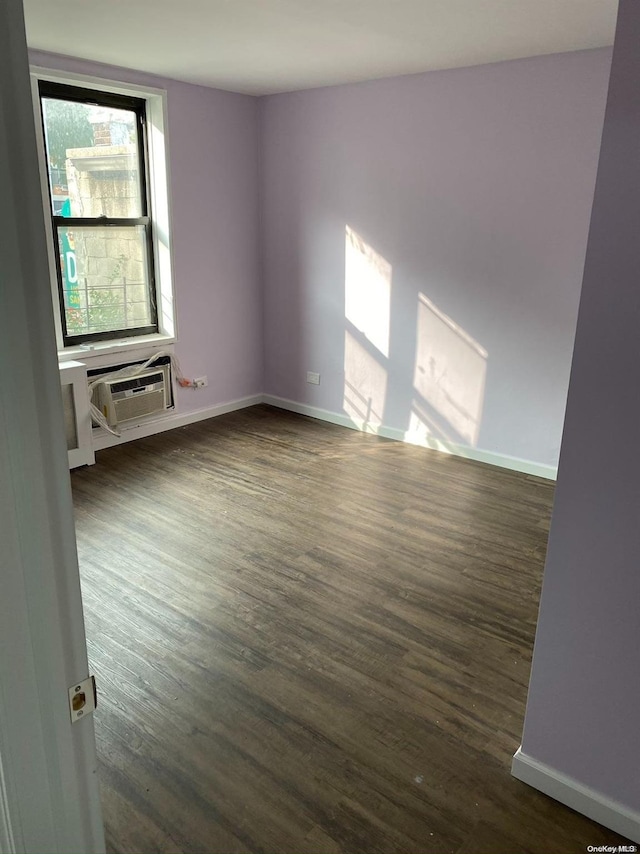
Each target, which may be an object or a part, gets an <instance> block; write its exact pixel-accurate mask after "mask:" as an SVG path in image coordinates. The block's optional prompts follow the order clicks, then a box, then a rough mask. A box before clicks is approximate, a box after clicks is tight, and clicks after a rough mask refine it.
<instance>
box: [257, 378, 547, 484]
mask: <svg viewBox="0 0 640 854" xmlns="http://www.w3.org/2000/svg"><path fill="white" fill-rule="evenodd" d="M262 400H263V402H264V403H268V404H270V405H271V406H277V407H279V408H280V409H288V410H289V411H290V412H298V413H299V414H300V415H309V416H311V418H318V419H319V420H320V421H329V422H330V423H331V424H339V425H340V426H341V427H349V428H350V429H351V430H360V431H361V432H364V433H373V434H375V435H376V436H384V437H385V438H386V439H395V440H396V441H399V442H407V443H409V444H411V445H419V446H420V447H423V448H431V449H432V450H435V451H442V452H443V453H445V454H452V455H453V456H456V457H464V458H465V459H468V460H477V461H478V462H481V463H488V464H489V465H492V466H500V467H501V468H506V469H511V470H512V471H519V472H524V473H525V474H532V475H535V476H536V477H544V478H547V479H548V480H555V479H556V476H557V473H558V469H557V468H556V467H555V466H548V465H543V464H542V463H534V462H531V461H530V460H522V459H519V458H518V457H510V456H509V455H507V454H496V453H493V452H492V451H483V450H480V449H478V448H469V447H467V446H466V445H457V444H455V443H454V442H446V441H442V440H440V439H436V438H434V437H433V436H424V435H417V434H412V433H408V432H405V431H404V430H398V429H397V428H395V427H385V426H384V425H383V424H381V425H374V424H369V423H367V422H364V421H356V420H355V419H353V418H351V417H349V416H348V415H345V414H344V413H341V412H331V411H330V410H328V409H320V408H319V407H317V406H309V405H308V404H306V403H298V402H297V401H295V400H287V399H286V398H284V397H276V396H275V395H272V394H265V395H263V396H262Z"/></svg>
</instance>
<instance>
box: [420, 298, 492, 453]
mask: <svg viewBox="0 0 640 854" xmlns="http://www.w3.org/2000/svg"><path fill="white" fill-rule="evenodd" d="M486 372H487V351H486V350H484V349H483V348H482V347H481V346H480V344H478V342H477V341H474V339H473V338H472V337H471V336H470V335H469V334H468V333H467V332H465V330H464V329H462V328H461V327H460V326H458V324H457V323H455V322H454V321H453V320H452V319H451V318H450V317H448V316H447V315H446V314H444V313H443V312H442V311H440V310H439V309H438V308H437V307H436V306H435V305H434V304H433V303H432V302H431V300H429V299H427V297H425V296H424V294H420V295H419V297H418V318H417V340H416V362H415V370H414V378H413V385H414V389H415V392H416V400H414V406H413V411H412V415H411V422H410V424H409V430H408V431H407V437H408V438H410V436H411V437H413V438H414V439H418V438H422V439H424V438H426V437H427V436H429V435H430V436H434V437H437V438H440V439H444V440H449V441H455V442H461V441H462V442H464V443H468V444H469V445H471V446H472V447H475V445H476V443H477V441H478V434H479V431H480V421H481V418H482V406H483V402H484V388H485V378H486ZM414 434H415V436H414Z"/></svg>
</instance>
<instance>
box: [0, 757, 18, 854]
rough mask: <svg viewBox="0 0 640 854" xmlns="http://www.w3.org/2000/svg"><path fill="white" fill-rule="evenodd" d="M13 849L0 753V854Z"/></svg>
mask: <svg viewBox="0 0 640 854" xmlns="http://www.w3.org/2000/svg"><path fill="white" fill-rule="evenodd" d="M15 851H16V844H15V842H14V839H13V830H12V827H11V815H10V810H9V800H8V793H7V781H6V779H5V775H4V770H3V768H2V756H1V755H0V854H14V852H15Z"/></svg>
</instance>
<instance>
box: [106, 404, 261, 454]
mask: <svg viewBox="0 0 640 854" xmlns="http://www.w3.org/2000/svg"><path fill="white" fill-rule="evenodd" d="M257 403H262V395H261V394H254V395H252V396H251V397H242V398H240V399H239V400H231V401H229V402H228V403H219V404H217V405H216V406H207V407H205V408H204V409H195V410H192V411H191V412H184V413H178V412H171V413H169V414H167V415H163V416H161V417H159V418H150V419H149V420H148V421H146V420H145V421H140V422H139V423H137V424H132V425H131V426H129V427H123V428H122V435H121V436H120V437H118V436H112V435H111V434H110V433H107V432H105V431H104V430H102V429H100V428H99V427H94V428H93V440H92V441H93V449H94V451H101V450H102V449H103V448H111V447H113V446H114V445H122V444H124V443H125V442H131V441H132V440H133V439H144V438H146V437H147V436H154V435H155V434H156V433H163V432H164V431H165V430H173V429H174V428H175V427H185V426H186V425H187V424H195V423H196V422H197V421H204V420H205V419H207V418H215V417H216V416H217V415H224V414H225V413H226V412H235V410H236V409H245V408H246V407H247V406H255V404H257Z"/></svg>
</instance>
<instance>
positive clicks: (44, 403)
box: [0, 0, 104, 854]
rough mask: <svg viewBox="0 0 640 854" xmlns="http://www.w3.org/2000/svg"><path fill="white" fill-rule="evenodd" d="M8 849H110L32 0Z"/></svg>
mask: <svg viewBox="0 0 640 854" xmlns="http://www.w3.org/2000/svg"><path fill="white" fill-rule="evenodd" d="M0 188H1V198H2V204H1V205H0V270H1V271H2V278H1V279H0V366H1V369H0V542H1V543H2V548H1V549H0V851H7V852H11V854H13V852H16V854H17V853H18V852H34V851H45V850H46V851H50V852H60V854H62V852H78V854H80V852H84V854H89V852H90V854H94V852H95V854H100V852H103V851H104V832H103V824H102V814H101V808H100V798H99V786H98V779H97V758H96V745H95V734H94V727H93V718H92V717H91V716H88V717H87V718H84V719H82V720H80V721H79V722H78V723H76V724H73V725H72V724H71V716H70V713H69V702H68V695H67V688H68V686H70V685H73V684H74V683H76V682H79V681H81V680H83V679H85V678H86V677H87V675H88V662H87V648H86V638H85V631H84V617H83V613H82V599H81V593H80V576H79V571H78V559H77V553H76V540H75V528H74V523H73V505H72V499H71V487H70V480H69V470H68V462H67V447H66V439H65V432H64V421H63V413H62V400H61V394H60V380H59V375H58V362H57V353H56V345H55V335H54V320H53V307H52V304H51V298H50V290H49V271H48V262H47V250H46V238H45V226H44V216H43V211H42V200H41V194H40V178H39V172H38V158H37V153H36V140H35V128H34V119H33V112H32V103H31V87H30V78H29V67H28V56H27V45H26V38H25V29H24V15H23V8H22V0H4V2H3V3H0Z"/></svg>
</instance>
